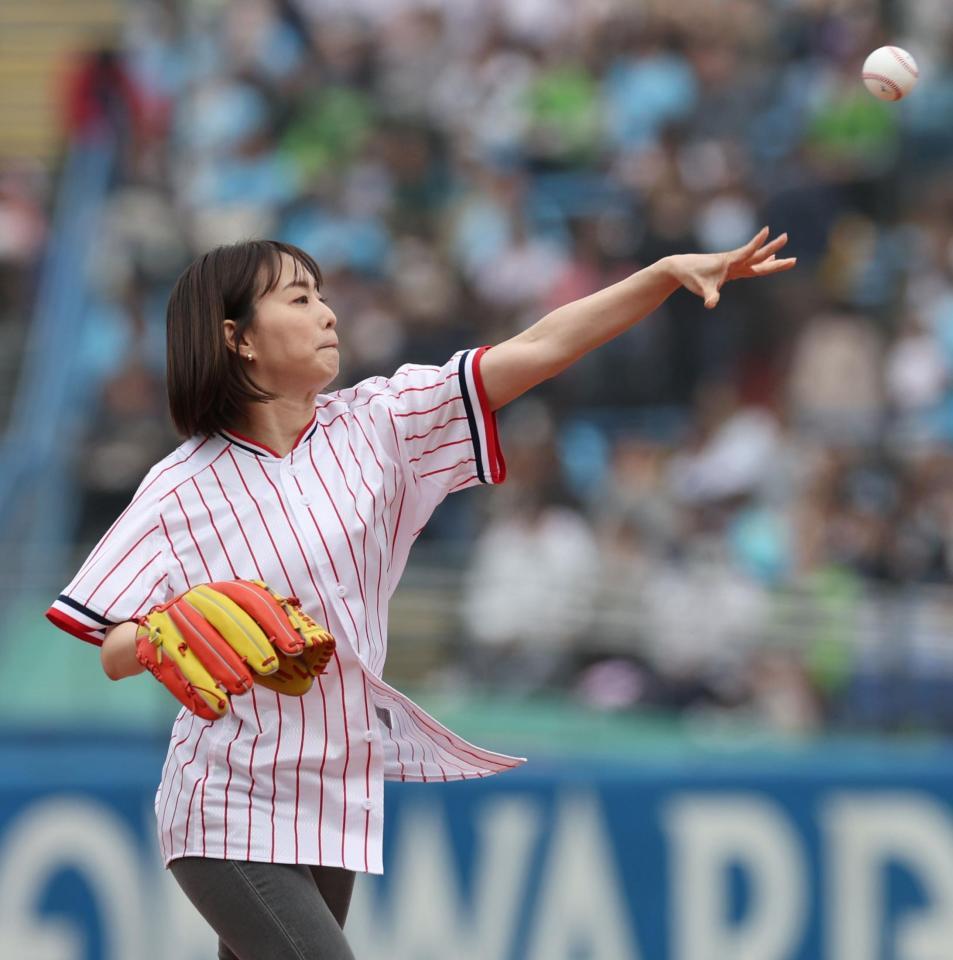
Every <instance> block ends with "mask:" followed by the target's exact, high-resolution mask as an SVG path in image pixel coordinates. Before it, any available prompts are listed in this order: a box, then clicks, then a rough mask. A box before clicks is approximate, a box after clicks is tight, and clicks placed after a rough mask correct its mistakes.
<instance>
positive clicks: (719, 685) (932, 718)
mask: <svg viewBox="0 0 953 960" xmlns="http://www.w3.org/2000/svg"><path fill="white" fill-rule="evenodd" d="M901 41H903V42H904V45H909V46H910V47H911V48H912V49H913V50H914V52H915V53H916V55H917V57H918V59H919V61H920V67H921V72H922V80H921V83H920V86H919V87H918V89H917V90H916V92H915V94H914V95H913V96H911V97H910V98H909V100H908V101H906V102H904V103H903V104H901V105H893V104H885V103H882V102H880V101H878V100H875V99H874V98H873V97H871V96H870V95H869V94H868V93H867V92H866V91H865V90H864V88H863V86H862V85H861V83H860V81H859V74H860V65H861V64H862V62H863V60H864V58H865V57H866V55H867V53H868V52H869V51H870V50H872V49H874V48H875V47H877V46H880V45H882V44H883V43H886V42H901ZM117 50H118V51H119V52H110V51H100V52H98V53H96V54H94V55H91V56H90V58H89V60H88V63H87V64H86V66H85V69H84V70H83V71H81V73H80V74H78V75H77V80H76V82H75V85H74V88H73V90H72V94H71V98H70V101H69V103H70V107H69V111H68V116H69V123H70V125H71V128H72V130H73V134H74V136H75V137H77V138H80V139H81V138H83V137H101V136H104V135H105V136H112V137H115V138H116V139H117V146H118V153H119V157H120V162H119V167H118V170H117V173H116V176H115V182H114V185H113V187H112V190H111V193H110V197H109V203H108V209H107V210H106V214H105V219H104V223H103V226H102V229H101V231H100V234H99V236H98V237H97V244H96V249H95V254H94V269H93V277H92V287H93V293H94V298H93V299H94V303H93V306H92V308H91V309H93V310H94V311H95V321H96V322H95V324H94V325H93V327H92V329H93V331H94V333H93V334H92V337H91V340H90V342H89V343H87V344H85V345H84V346H83V347H82V349H83V350H84V352H85V353H86V354H87V355H88V358H89V360H88V362H89V365H90V369H91V370H93V371H95V374H96V376H97V377H98V378H99V380H100V382H101V389H100V390H99V399H98V403H97V409H95V410H93V411H90V417H89V421H88V422H89V425H90V426H89V430H90V435H89V438H88V442H87V444H86V445H85V452H84V456H83V458H82V460H81V461H79V462H78V463H77V475H78V478H79V483H80V485H81V488H82V493H83V497H84V504H85V508H84V511H83V524H82V530H81V532H80V539H81V540H83V542H84V543H85V544H88V543H89V542H90V540H92V539H95V537H97V536H98V535H99V533H100V532H101V531H102V530H103V529H104V528H105V527H106V525H107V524H108V523H109V522H110V521H111V520H112V519H113V518H114V517H115V515H116V514H117V513H118V512H119V510H120V509H121V508H122V506H123V505H124V504H125V502H126V501H127V500H128V497H129V495H130V493H131V491H132V490H133V489H134V488H135V486H136V485H137V483H138V480H139V478H140V477H141V476H142V474H143V473H144V472H145V471H146V469H148V467H149V466H150V465H151V464H152V463H153V462H155V460H157V459H158V458H159V457H161V456H162V455H164V453H165V452H166V451H167V450H168V449H170V448H171V446H172V445H174V443H175V442H176V440H175V438H174V436H173V435H172V433H171V428H170V427H169V425H168V423H167V420H166V417H165V413H164V406H163V404H164V393H163V383H162V378H163V373H164V344H163V337H164V304H165V298H166V297H167V295H168V291H169V288H170V286H171V283H172V281H173V280H174V278H175V276H176V275H177V274H178V272H179V271H180V270H181V269H182V268H183V267H184V266H185V265H186V263H187V262H188V261H189V260H191V259H192V258H193V257H194V256H195V255H197V254H198V253H200V252H202V251H204V250H206V249H208V248H209V247H210V246H213V245H215V244H218V243H223V242H229V241H233V240H236V239H240V238H244V237H249V236H272V237H276V238H280V239H283V240H286V241H289V242H292V243H295V244H298V245H300V246H302V247H304V248H305V249H307V250H308V251H309V252H311V253H312V254H313V255H314V256H315V257H316V259H317V260H318V261H319V263H320V264H321V266H322V269H323V271H324V273H325V277H326V293H327V296H328V298H329V300H330V302H331V304H332V306H333V307H334V309H335V311H336V312H337V315H338V317H339V321H340V331H341V334H342V347H343V350H342V377H341V383H342V384H343V383H349V382H354V381H356V380H358V379H360V378H362V377H365V376H368V375H372V374H379V373H386V372H388V371H390V370H393V369H395V368H396V367H397V366H398V365H399V364H400V363H402V362H405V361H407V360H413V361H416V362H422V363H429V362H435V361H437V362H440V361H443V360H445V359H446V358H447V357H449V355H450V354H451V353H452V352H453V351H454V350H456V349H458V348H461V347H464V346H470V345H478V344H481V343H494V342H498V341H500V340H502V339H504V338H506V337H508V336H511V335H513V334H514V333H516V332H518V331H520V330H522V329H525V328H526V327H527V326H528V325H529V324H531V323H533V322H534V321H535V320H536V319H538V318H539V317H541V316H542V315H543V314H544V313H546V312H547V311H548V310H550V309H552V308H553V307H555V306H557V305H559V304H561V303H564V302H566V301H568V300H571V299H574V298H577V297H580V296H583V295H585V294H587V293H590V292H592V291H594V290H596V289H598V288H600V287H602V286H604V285H606V284H608V283H610V282H612V281H614V280H615V279H618V278H621V277H623V276H625V275H627V274H628V273H630V272H632V271H634V270H636V269H638V268H639V267H641V266H643V265H646V264H648V263H650V262H652V261H654V260H656V259H657V258H659V257H662V256H666V255H668V254H672V253H678V252H688V251H692V250H719V249H728V248H731V247H734V246H737V245H739V244H741V243H743V242H744V241H746V240H747V239H748V238H749V237H750V236H751V235H753V234H754V233H755V232H756V231H757V229H758V228H759V227H760V226H761V225H762V224H764V223H768V224H770V225H771V227H772V228H773V231H774V232H780V231H782V230H784V231H788V232H789V234H790V236H791V242H790V245H789V252H790V253H791V254H794V255H796V256H797V257H798V258H799V266H798V268H797V270H795V271H793V272H792V273H790V274H785V275H783V276H779V277H778V278H774V279H771V280H767V281H763V282H757V283H750V282H749V283H744V284H736V285H733V286H732V287H730V288H729V289H727V290H726V291H725V293H724V295H723V297H722V300H721V304H720V305H719V307H718V309H717V310H716V311H714V312H712V313H709V312H706V311H704V310H703V309H702V307H701V304H700V302H699V301H698V300H697V299H695V298H693V297H691V296H689V295H688V294H687V293H685V292H680V293H678V294H676V295H675V296H674V297H672V298H671V300H670V301H669V302H668V303H667V304H666V305H665V306H664V307H663V308H662V309H660V310H659V311H658V312H657V313H656V314H655V315H653V316H652V317H651V318H650V319H648V320H647V321H646V322H645V323H643V324H641V325H640V326H638V327H636V328H634V329H632V330H631V331H630V332H628V333H626V334H625V335H623V336H622V337H620V338H618V340H617V341H615V342H614V343H613V344H612V345H611V346H608V347H605V348H603V349H601V350H599V351H597V352H596V353H594V354H591V355H590V356H589V357H587V358H585V359H584V360H583V361H581V362H580V363H579V364H577V365H576V366H575V367H573V368H572V369H571V370H570V371H567V372H566V373H565V374H564V375H562V376H561V377H560V378H558V379H557V380H556V381H553V382H550V383H548V384H545V385H543V386H541V387H540V388H538V389H537V390H536V391H534V392H533V394H532V395H531V396H529V397H527V398H526V399H524V400H522V401H520V402H517V403H515V404H514V405H513V406H512V408H509V409H507V410H506V411H504V412H503V414H502V415H501V429H502V431H503V449H504V453H505V455H506V458H507V462H508V467H509V478H508V480H507V483H506V484H505V485H504V486H503V487H502V488H501V489H499V490H495V491H493V492H492V493H486V492H485V491H484V492H483V493H477V494H474V493H467V494H463V495H460V496H459V497H453V498H450V500H449V501H448V502H447V503H446V504H445V505H444V506H442V507H441V508H440V510H439V511H438V513H437V515H436V516H435V517H434V519H433V521H432V523H431V524H430V526H429V527H428V528H427V530H426V531H425V532H424V534H423V535H422V537H421V544H420V551H421V555H422V556H435V555H438V554H439V551H440V550H441V549H444V548H445V549H446V550H447V551H448V552H449V553H454V555H460V556H464V557H466V558H467V559H466V561H465V569H464V571H463V587H462V599H461V606H460V625H461V629H460V639H459V649H458V651H457V653H456V654H455V656H454V660H455V661H456V662H458V663H461V664H466V665H467V668H466V670H465V672H464V673H462V674H461V672H460V671H459V670H458V671H456V672H454V671H445V673H444V675H443V676H444V679H445V680H446V681H447V682H456V683H464V684H467V685H469V686H472V687H481V686H486V687H490V688H493V689H506V690H511V691H514V692H520V693H534V692H546V691H553V690H559V691H563V692H569V693H571V695H572V696H574V697H578V698H580V699H581V700H583V701H584V702H586V703H589V704H592V705H594V706H598V707H600V708H604V709H617V710H626V709H642V708H655V707H658V708H662V709H677V710H684V711H695V712H698V713H699V714H700V715H702V716H706V717H708V716H719V715H724V716H731V717H734V716H742V717H744V718H746V720H748V719H750V720H752V721H753V722H754V723H756V724H757V723H763V724H765V725H767V726H769V727H772V728H780V729H784V730H790V731H795V732H809V731H812V730H815V729H818V728H821V727H823V726H825V725H831V726H844V727H869V726H873V727H878V728H885V727H886V728H890V729H902V728H907V727H919V726H932V727H936V726H940V727H944V728H946V727H953V696H951V695H950V694H951V693H953V603H951V598H950V597H949V596H948V591H947V589H946V585H947V583H948V580H949V577H950V573H951V567H953V447H951V442H953V378H951V371H953V180H951V178H950V177H949V176H947V170H948V166H949V163H950V161H951V159H953V126H951V125H950V123H949V122H948V118H949V116H950V115H951V110H953V7H950V6H949V5H948V4H945V3H940V2H934V0H917V2H911V3H906V4H904V3H899V2H895V3H873V2H866V0H865V2H860V0H856V2H852V0H840V2H824V3H819V2H815V0H719V2H715V0H684V2H680V3H677V4H672V3H661V2H655V0H642V2H639V3H632V2H623V0H591V2H578V3H572V4H569V3H565V2H562V0H520V2H519V3H507V2H505V0H445V2H442V3H438V2H436V0H433V2H423V0H386V2H385V0H361V2H357V0H354V2H351V3H348V4H340V3H334V2H331V0H230V2H228V3H226V2H223V0H202V2H198V0H195V2H191V3H187V2H175V0H139V2H136V3H133V4H130V16H129V21H128V25H127V28H126V35H125V36H124V37H123V38H122V41H121V43H120V44H119V45H118V47H117ZM5 196H6V194H5V193H4V188H3V184H2V183H0V203H2V202H3V198H4V197H5ZM4 209H5V208H4V207H3V206H0V215H5V214H3V210H4ZM0 233H3V231H0ZM30 237H31V238H33V242H35V238H34V235H33V234H30ZM463 544H466V545H468V547H472V549H466V550H462V549H460V548H461V545H463Z"/></svg>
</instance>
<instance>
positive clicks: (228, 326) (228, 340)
mask: <svg viewBox="0 0 953 960" xmlns="http://www.w3.org/2000/svg"><path fill="white" fill-rule="evenodd" d="M236 329H237V325H236V323H235V321H234V320H224V321H222V330H223V332H224V334H225V346H227V347H228V349H229V350H231V351H232V352H233V353H240V350H239V345H238V344H237V343H236V342H235V331H236Z"/></svg>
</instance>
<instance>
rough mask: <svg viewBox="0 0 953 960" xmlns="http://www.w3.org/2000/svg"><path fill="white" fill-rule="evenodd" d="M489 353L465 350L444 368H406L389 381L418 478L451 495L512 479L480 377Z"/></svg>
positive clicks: (397, 422) (390, 395) (403, 438)
mask: <svg viewBox="0 0 953 960" xmlns="http://www.w3.org/2000/svg"><path fill="white" fill-rule="evenodd" d="M488 349H490V348H489V347H479V348H478V349H475V350H461V351H459V352H458V353H456V354H454V355H453V357H451V358H450V360H449V361H448V362H447V363H445V364H444V365H443V366H440V367H438V366H420V365H417V364H405V365H404V366H402V367H400V369H399V370H398V371H397V372H396V373H395V374H394V375H393V377H391V378H390V379H389V380H388V381H387V388H386V390H385V394H386V396H387V400H388V406H389V407H390V409H391V412H392V414H393V421H394V425H395V427H396V430H397V433H398V435H399V437H400V439H401V446H402V447H403V450H404V451H405V455H406V457H407V461H408V465H409V467H410V468H411V470H412V471H413V473H414V475H415V477H416V478H417V479H418V480H421V481H426V482H428V483H431V484H434V485H438V486H440V487H441V488H442V489H443V490H444V492H446V493H450V492H452V491H454V490H463V489H464V488H466V487H470V486H475V485H476V484H478V483H486V484H493V483H502V482H503V480H504V479H505V478H506V463H505V461H504V460H503V453H502V451H501V449H500V442H499V437H498V436H497V429H496V414H495V413H494V412H493V411H492V410H491V409H490V407H489V404H488V402H487V399H486V392H485V391H484V389H483V381H482V379H481V375H480V361H481V359H482V358H483V355H484V354H485V353H486V351H487V350H488Z"/></svg>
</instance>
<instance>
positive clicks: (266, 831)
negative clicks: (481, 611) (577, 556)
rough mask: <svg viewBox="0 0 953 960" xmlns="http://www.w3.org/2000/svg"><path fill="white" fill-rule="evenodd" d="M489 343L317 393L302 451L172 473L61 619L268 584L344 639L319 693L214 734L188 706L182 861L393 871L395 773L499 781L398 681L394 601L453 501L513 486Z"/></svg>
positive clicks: (96, 638) (175, 467) (217, 450)
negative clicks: (390, 644)
mask: <svg viewBox="0 0 953 960" xmlns="http://www.w3.org/2000/svg"><path fill="white" fill-rule="evenodd" d="M486 349H487V348H485V347H483V348H480V349H478V350H465V351H461V352H460V353H458V354H456V355H455V356H454V357H453V358H452V359H451V360H450V361H449V362H448V363H447V364H445V365H444V366H442V367H436V366H433V367H430V366H419V365H405V366H403V367H401V368H400V369H399V370H398V371H397V373H396V374H394V376H393V377H391V378H389V379H386V378H383V377H374V378H371V379H369V380H365V381H363V382H361V383H360V384H358V385H357V386H356V387H353V388H350V389H347V390H342V391H338V392H337V393H333V394H330V395H326V396H321V397H319V398H318V400H317V403H316V407H315V412H314V417H313V419H312V421H311V422H310V423H309V424H308V426H307V427H305V429H304V430H303V431H302V432H301V435H300V436H299V438H298V440H297V442H296V444H295V446H294V449H293V450H292V451H291V452H290V453H289V454H288V455H287V456H285V457H281V456H279V455H277V454H276V453H275V452H274V451H271V450H269V449H268V448H266V447H263V446H261V445H259V444H257V443H255V442H253V441H251V440H249V439H248V438H245V437H242V436H240V435H238V434H235V433H231V432H224V433H222V434H220V435H216V436H212V437H201V438H200V437H196V438H193V439H191V440H188V441H186V443H184V444H183V445H182V446H181V447H179V449H178V450H176V451H175V452H174V453H173V454H171V455H170V456H169V457H167V458H166V459H165V460H163V461H162V462H161V463H159V464H157V465H156V466H155V467H154V468H153V469H152V470H151V471H150V473H149V474H148V476H147V477H146V478H145V480H144V481H143V483H142V485H141V487H140V488H139V491H138V492H137V494H136V496H135V497H134V498H133V500H132V502H131V503H130V505H129V506H128V507H127V508H126V510H125V511H124V512H123V514H122V515H120V517H119V518H118V519H117V520H116V522H115V523H114V524H113V526H112V527H111V528H110V529H109V531H107V533H106V534H105V536H104V537H103V539H102V540H101V541H100V543H99V544H98V545H97V547H96V548H95V549H94V550H93V552H92V553H91V554H90V556H89V558H88V559H87V561H86V562H85V563H84V564H83V566H82V567H81V569H80V570H79V572H78V573H77V575H76V576H75V577H74V578H73V580H72V582H71V583H70V584H69V586H68V587H67V588H66V590H64V592H63V594H61V595H60V597H59V598H58V599H57V601H56V602H55V603H54V604H53V606H52V607H51V608H50V610H49V611H48V612H47V616H48V617H49V619H50V620H51V621H53V622H54V623H56V624H57V625H58V626H60V627H62V628H63V629H65V630H68V631H69V632H70V633H72V634H74V635H75V636H78V637H80V638H82V639H85V640H89V641H90V642H92V643H101V642H102V638H103V633H104V630H105V628H106V627H108V626H109V625H112V624H115V623H121V622H123V621H125V620H130V619H133V618H134V617H136V616H138V615H140V614H142V613H144V612H145V611H146V610H148V609H149V608H150V607H151V606H153V605H155V604H157V603H161V602H164V601H165V600H168V599H170V598H172V597H174V596H177V595H178V594H180V593H182V592H183V591H185V590H187V589H188V588H189V587H192V586H195V585H196V584H199V583H208V582H212V581H215V580H231V579H235V578H248V579H251V578H259V579H262V580H265V581H266V582H267V583H268V584H269V585H271V586H272V587H273V588H274V589H275V590H277V591H279V592H282V593H288V594H291V595H294V596H297V597H299V598H300V600H301V601H302V604H303V607H304V609H305V610H306V611H307V612H308V613H310V614H311V615H312V616H313V617H314V618H315V619H316V620H318V621H319V622H321V623H323V624H326V625H327V626H328V628H329V629H330V630H331V632H332V633H333V634H334V636H335V638H336V639H337V641H338V644H337V650H336V652H335V656H334V658H333V660H332V662H331V664H330V666H329V668H328V670H327V672H326V673H325V674H324V675H322V676H321V677H320V678H318V679H317V681H316V682H315V685H314V687H313V688H312V690H311V691H310V692H309V693H308V694H307V695H306V696H304V697H289V696H284V695H279V694H277V693H274V692H272V691H270V690H267V689H265V688H259V687H256V688H254V689H253V690H252V691H251V693H249V694H248V695H246V696H241V697H235V698H233V700H232V711H231V712H230V713H229V714H227V715H226V716H225V717H223V718H222V719H221V720H217V721H215V722H214V723H213V722H209V721H206V720H202V719H199V718H197V717H195V716H194V715H193V714H191V713H189V712H188V711H186V710H184V709H183V710H182V711H181V712H180V713H179V716H178V718H177V719H176V722H175V725H174V727H173V730H172V737H171V741H170V746H169V752H168V755H167V758H166V763H165V766H164V768H163V771H162V778H161V783H160V785H159V789H158V792H157V794H156V814H157V821H158V832H159V841H160V845H161V848H162V853H163V856H164V859H165V862H166V863H168V862H169V861H170V860H172V859H174V858H175V857H181V856H186V855H189V856H207V857H221V858H229V857H231V858H236V859H246V860H260V861H261V860H264V861H276V862H284V863H312V864H314V863H320V864H326V865H332V866H341V867H346V868H348V869H351V870H361V871H370V872H380V871H381V870H382V859H381V834H382V825H383V781H384V779H385V778H386V779H400V780H423V781H427V780H435V779H436V780H455V779H464V778H468V777H482V776H486V775H487V774H491V773H496V772H498V771H500V770H503V769H506V768H509V767H513V766H515V765H517V764H518V763H520V762H522V761H521V760H519V759H517V758H513V757H507V756H504V755H501V754H496V753H492V752H490V751H488V750H483V749H481V748H479V747H476V746H474V745H472V744H470V743H468V742H467V741H465V740H463V739H462V738H460V737H459V736H457V735H456V734H454V733H452V732H451V731H449V730H447V729H446V728H445V727H443V726H442V725H441V724H439V723H438V722H437V721H436V720H434V719H433V717H430V716H428V715H427V714H426V713H425V712H424V711H423V710H422V709H421V708H420V707H419V706H417V705H416V704H414V703H413V702H412V701H410V700H409V699H408V698H407V697H405V696H404V695H403V694H402V693H400V692H398V691H397V690H395V689H393V688H392V687H390V686H388V685H387V684H386V683H384V682H383V680H381V679H380V678H381V672H382V670H383V666H384V660H385V657H386V653H387V609H388V600H389V598H390V596H391V594H392V593H393V591H394V589H395V588H396V586H397V582H398V580H399V578H400V575H401V572H402V571H403V569H404V565H405V563H406V560H407V556H408V553H409V551H410V548H411V546H412V544H413V542H414V540H415V539H416V537H417V535H418V534H419V532H420V530H421V528H422V527H423V526H424V524H425V523H426V522H427V519H428V518H429V517H430V515H431V514H432V513H433V510H434V509H435V508H436V506H437V505H438V504H439V503H440V501H441V500H442V499H443V498H444V497H445V496H446V495H447V493H449V492H451V491H453V490H460V489H464V488H465V487H469V486H472V485H474V484H477V483H481V482H483V483H498V482H500V481H502V479H503V478H504V475H505V467H504V463H503V458H502V455H501V453H500V449H499V444H498V441H497V436H496V424H495V418H494V416H493V413H492V412H491V411H490V410H489V409H488V406H487V403H486V401H485V397H484V395H483V390H482V384H481V381H480V369H479V365H480V358H481V357H482V355H483V353H484V352H485V350H486Z"/></svg>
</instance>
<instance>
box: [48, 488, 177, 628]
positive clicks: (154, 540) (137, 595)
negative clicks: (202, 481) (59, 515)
mask: <svg viewBox="0 0 953 960" xmlns="http://www.w3.org/2000/svg"><path fill="white" fill-rule="evenodd" d="M141 491H142V488H140V492H139V493H137V496H135V497H133V499H132V501H131V502H130V504H129V506H127V507H126V509H125V510H124V511H123V512H122V513H121V514H120V516H119V517H118V519H117V520H116V521H115V523H113V525H112V526H111V527H110V528H109V530H107V531H106V533H105V535H104V536H103V538H102V539H101V540H100V541H99V543H98V544H97V545H96V547H95V549H94V550H93V551H92V553H90V555H89V557H88V558H87V559H86V562H85V563H84V564H83V565H82V567H80V569H79V571H78V573H77V574H76V576H75V577H73V579H72V581H71V582H70V584H69V585H68V586H67V587H66V589H65V590H64V591H63V592H62V593H61V594H60V595H59V596H58V597H57V598H56V600H55V601H54V603H53V605H52V606H51V607H50V608H49V610H47V611H46V618H47V619H48V620H49V621H50V622H51V623H53V624H54V625H55V626H57V627H59V628H60V629H61V630H65V631H66V632H67V633H71V634H72V635H73V636H74V637H79V639H80V640H86V641H88V642H89V643H93V644H96V645H101V644H102V642H103V639H104V638H105V631H106V629H107V628H108V627H111V626H113V625H114V624H117V623H122V622H123V621H126V620H132V619H133V618H135V617H136V616H139V615H140V614H141V613H143V612H145V611H146V610H148V609H149V608H150V607H151V606H153V605H155V604H157V603H161V602H164V601H165V600H166V599H168V597H167V596H166V591H167V589H168V587H167V584H168V578H167V574H166V563H165V557H164V550H163V534H162V527H161V525H160V520H159V510H158V503H157V500H156V498H155V497H154V496H151V495H149V494H148V493H146V494H143V493H142V492H141Z"/></svg>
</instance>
